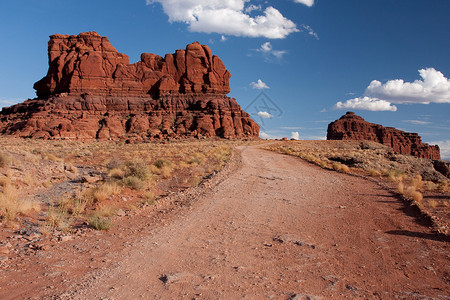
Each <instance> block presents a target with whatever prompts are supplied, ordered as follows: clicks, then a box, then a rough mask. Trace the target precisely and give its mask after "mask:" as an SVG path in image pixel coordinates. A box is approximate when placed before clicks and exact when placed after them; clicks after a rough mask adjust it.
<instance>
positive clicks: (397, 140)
mask: <svg viewBox="0 0 450 300" xmlns="http://www.w3.org/2000/svg"><path fill="white" fill-rule="evenodd" d="M327 139H328V140H367V141H374V142H378V143H381V144H383V145H386V146H389V147H391V148H392V149H393V150H394V151H396V152H398V153H400V154H409V155H414V156H417V157H421V158H430V159H437V160H438V159H441V154H440V151H439V146H437V145H436V146H430V145H428V144H425V143H422V139H421V138H420V136H419V135H418V134H417V133H410V132H405V131H401V130H398V129H395V128H392V127H383V126H381V125H378V124H373V123H369V122H367V121H365V120H364V119H363V118H361V117H360V116H358V115H355V113H353V112H347V113H346V114H345V115H343V116H342V117H341V118H340V119H339V120H336V121H334V122H332V123H330V124H329V125H328V134H327Z"/></svg>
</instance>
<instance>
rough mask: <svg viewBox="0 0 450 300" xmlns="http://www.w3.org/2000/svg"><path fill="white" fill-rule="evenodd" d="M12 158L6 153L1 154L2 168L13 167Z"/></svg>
mask: <svg viewBox="0 0 450 300" xmlns="http://www.w3.org/2000/svg"><path fill="white" fill-rule="evenodd" d="M11 162H12V161H11V157H10V156H9V155H8V154H7V153H5V152H0V168H6V167H8V166H9V165H11Z"/></svg>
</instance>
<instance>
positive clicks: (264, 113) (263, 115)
mask: <svg viewBox="0 0 450 300" xmlns="http://www.w3.org/2000/svg"><path fill="white" fill-rule="evenodd" d="M257 115H258V117H261V118H264V119H271V118H273V116H272V115H271V114H269V113H268V112H267V111H259V112H258V113H257Z"/></svg>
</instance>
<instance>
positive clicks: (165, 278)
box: [159, 273, 184, 285]
mask: <svg viewBox="0 0 450 300" xmlns="http://www.w3.org/2000/svg"><path fill="white" fill-rule="evenodd" d="M183 277H184V274H183V273H173V274H164V275H161V277H159V280H161V281H162V282H163V283H164V284H166V285H167V284H172V283H175V282H177V281H179V280H180V279H181V278H183Z"/></svg>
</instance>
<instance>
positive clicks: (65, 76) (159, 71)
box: [0, 32, 259, 139]
mask: <svg viewBox="0 0 450 300" xmlns="http://www.w3.org/2000/svg"><path fill="white" fill-rule="evenodd" d="M48 57H49V70H48V73H47V76H45V77H44V78H43V79H41V80H40V81H38V82H36V83H35V85H34V88H35V89H36V94H37V96H38V98H37V99H33V100H27V101H25V102H23V103H20V104H17V105H14V106H12V107H8V108H4V109H3V110H2V112H1V114H0V126H1V127H0V133H2V134H9V135H16V136H20V137H33V138H73V139H91V138H98V139H122V138H124V139H129V138H134V139H152V138H164V137H169V138H177V137H189V136H195V137H215V136H218V137H225V138H235V137H236V138H240V137H246V136H249V137H253V136H258V134H259V126H258V125H257V124H256V123H255V122H254V121H253V120H252V119H251V118H250V117H249V115H248V114H247V113H246V112H244V111H243V110H241V108H240V106H239V105H238V104H237V102H236V100H235V99H232V98H229V97H227V96H226V94H227V93H229V92H230V88H229V79H230V72H229V71H228V70H227V69H226V68H225V66H224V64H223V63H222V61H221V60H220V58H219V57H217V56H215V55H212V53H211V50H210V48H209V47H208V46H205V45H200V44H199V43H198V42H196V43H193V44H190V45H188V46H187V47H186V49H185V50H177V51H176V52H175V53H174V54H166V55H165V57H164V58H162V57H161V56H158V55H155V54H150V53H143V54H142V55H141V61H140V62H137V63H135V64H129V60H128V56H127V55H125V54H122V53H119V52H118V51H117V50H116V49H115V48H114V47H113V46H112V45H111V44H110V43H109V41H108V39H107V38H106V37H101V36H100V35H98V34H97V33H95V32H87V33H81V34H79V35H72V36H70V35H59V34H57V35H52V36H51V37H50V41H49V43H48Z"/></svg>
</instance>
